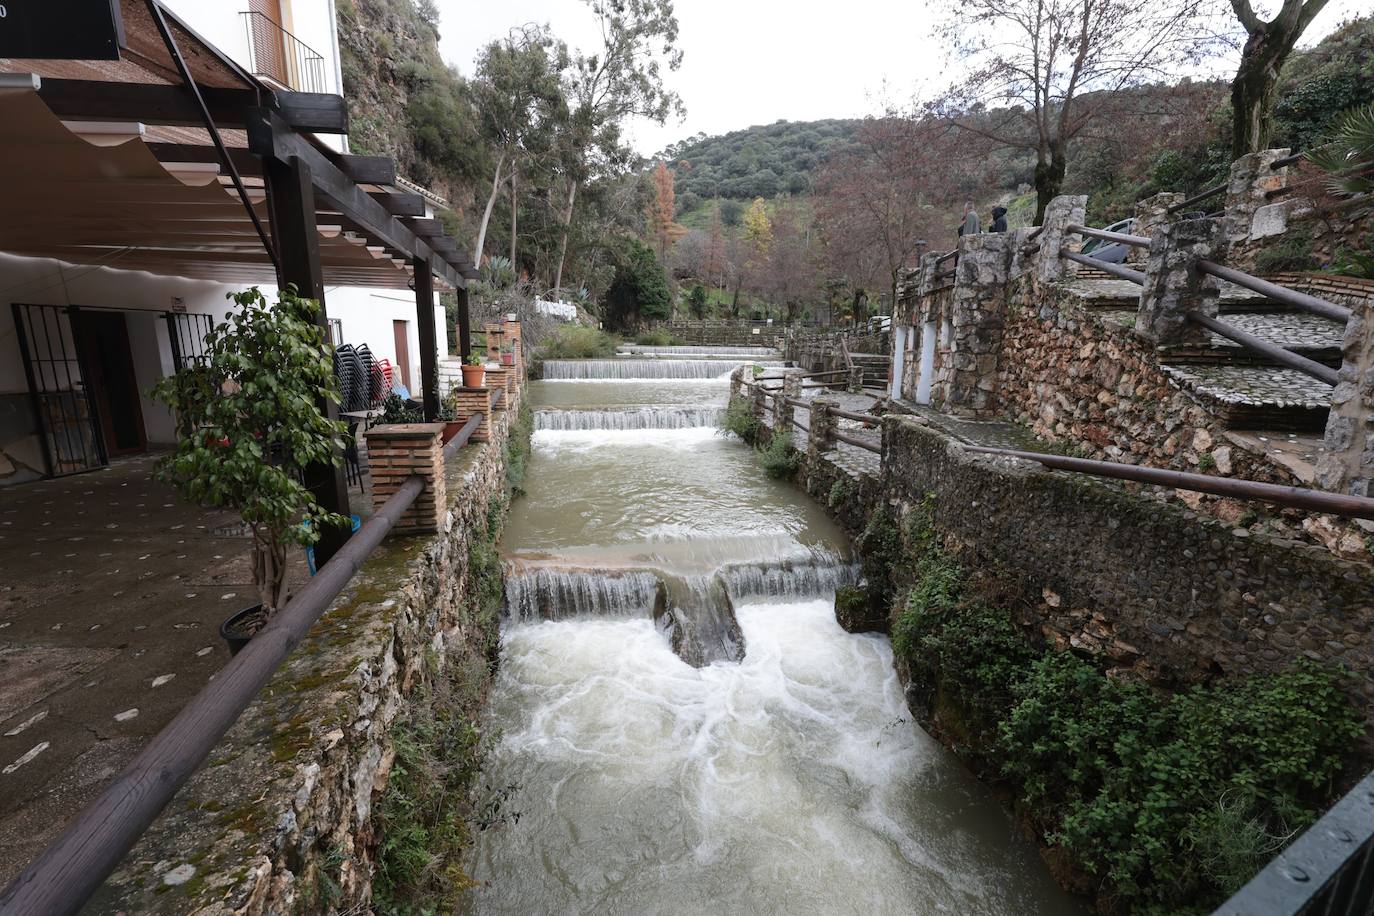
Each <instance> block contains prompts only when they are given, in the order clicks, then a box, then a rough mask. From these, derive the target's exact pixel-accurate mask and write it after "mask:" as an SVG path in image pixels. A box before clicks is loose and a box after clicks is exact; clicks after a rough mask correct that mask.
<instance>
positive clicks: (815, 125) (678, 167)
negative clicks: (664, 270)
mask: <svg viewBox="0 0 1374 916" xmlns="http://www.w3.org/2000/svg"><path fill="white" fill-rule="evenodd" d="M859 123H860V122H859V121H858V120H852V119H851V120H837V119H832V120H826V121H777V122H775V123H773V124H766V125H760V126H756V127H749V128H746V129H745V130H736V131H731V132H730V133H728V134H725V135H723V136H719V137H703V136H700V135H698V136H697V137H693V138H691V139H689V140H684V141H683V142H681V143H679V144H676V145H674V146H670V147H668V148H667V149H666V150H664V151H663V152H662V153H660V154H659V156H658V158H660V159H662V160H664V161H665V162H667V163H668V164H669V166H670V167H672V168H673V169H674V170H675V174H676V179H675V181H674V183H673V190H674V192H675V193H676V194H677V201H678V207H679V208H680V209H682V210H693V209H695V208H696V206H697V204H699V203H700V202H701V201H704V200H709V199H711V198H713V197H716V196H717V195H719V196H720V197H723V198H726V199H731V200H753V199H754V198H756V197H764V198H771V197H775V196H776V195H779V194H792V195H800V194H806V193H807V192H808V191H809V190H810V189H811V179H812V176H813V173H814V172H815V171H816V170H817V169H819V167H820V166H821V164H822V163H823V162H824V161H825V157H826V155H827V154H828V153H829V152H830V151H831V150H833V149H835V148H837V147H842V146H844V145H845V144H847V143H848V142H849V141H850V139H851V138H852V137H853V136H854V130H855V128H856V127H857V126H858V124H859Z"/></svg>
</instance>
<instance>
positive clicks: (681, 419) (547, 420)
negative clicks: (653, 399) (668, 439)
mask: <svg viewBox="0 0 1374 916" xmlns="http://www.w3.org/2000/svg"><path fill="white" fill-rule="evenodd" d="M724 415H725V411H724V410H723V409H722V408H719V407H627V408H623V409H620V410H537V411H535V414H534V428H535V429H537V430H540V429H543V430H558V431H563V432H566V431H572V430H593V429H611V430H625V429H691V428H693V427H698V426H719V425H720V421H721V418H722V417H724Z"/></svg>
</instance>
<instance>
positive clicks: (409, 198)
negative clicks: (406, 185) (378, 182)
mask: <svg viewBox="0 0 1374 916" xmlns="http://www.w3.org/2000/svg"><path fill="white" fill-rule="evenodd" d="M368 196H369V197H371V198H372V199H373V200H375V201H376V202H377V203H379V204H381V205H382V206H383V207H385V208H386V212H388V213H390V214H391V215H392V216H424V215H425V199H424V198H423V197H421V196H420V195H419V194H393V193H391V192H390V191H369V192H368Z"/></svg>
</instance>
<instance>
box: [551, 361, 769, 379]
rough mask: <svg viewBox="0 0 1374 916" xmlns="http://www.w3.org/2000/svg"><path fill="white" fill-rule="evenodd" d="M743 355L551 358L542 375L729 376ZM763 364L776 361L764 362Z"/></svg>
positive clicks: (600, 377) (591, 377) (627, 377)
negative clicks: (717, 357)
mask: <svg viewBox="0 0 1374 916" xmlns="http://www.w3.org/2000/svg"><path fill="white" fill-rule="evenodd" d="M744 362H747V360H745V359H734V360H729V359H705V358H703V359H550V360H545V361H544V378H545V379H547V380H550V381H569V380H578V381H589V380H600V381H618V380H625V379H713V378H721V377H722V376H728V375H729V374H730V372H731V371H732V370H734V368H735V367H736V366H738V365H741V364H742V363H744ZM765 365H779V363H776V362H774V363H766V364H765Z"/></svg>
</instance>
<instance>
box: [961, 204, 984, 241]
mask: <svg viewBox="0 0 1374 916" xmlns="http://www.w3.org/2000/svg"><path fill="white" fill-rule="evenodd" d="M982 231H983V227H982V226H981V225H979V223H978V211H977V210H975V209H973V201H971V200H970V201H967V202H966V203H965V204H964V223H963V225H962V226H960V227H959V235H961V236H964V235H977V234H978V233H980V232H982Z"/></svg>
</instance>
